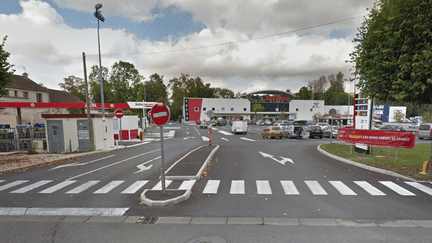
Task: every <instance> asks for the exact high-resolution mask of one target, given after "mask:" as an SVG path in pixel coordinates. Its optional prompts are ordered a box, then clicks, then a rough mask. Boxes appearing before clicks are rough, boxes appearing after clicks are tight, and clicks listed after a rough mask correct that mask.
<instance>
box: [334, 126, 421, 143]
mask: <svg viewBox="0 0 432 243" xmlns="http://www.w3.org/2000/svg"><path fill="white" fill-rule="evenodd" d="M338 141H341V142H347V143H352V144H365V145H371V146H381V147H393V148H414V146H415V135H414V133H412V132H387V131H379V130H358V129H342V128H341V129H339V137H338Z"/></svg>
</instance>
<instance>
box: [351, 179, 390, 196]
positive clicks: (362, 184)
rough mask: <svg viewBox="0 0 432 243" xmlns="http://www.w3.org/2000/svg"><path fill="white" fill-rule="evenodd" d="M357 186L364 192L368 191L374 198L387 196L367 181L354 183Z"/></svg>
mask: <svg viewBox="0 0 432 243" xmlns="http://www.w3.org/2000/svg"><path fill="white" fill-rule="evenodd" d="M354 183H355V184H357V185H358V186H360V187H361V188H363V190H365V191H367V192H368V193H369V194H371V195H372V196H385V195H386V194H385V193H384V192H382V191H380V190H379V189H378V188H376V187H374V186H372V185H371V184H369V183H368V182H366V181H354Z"/></svg>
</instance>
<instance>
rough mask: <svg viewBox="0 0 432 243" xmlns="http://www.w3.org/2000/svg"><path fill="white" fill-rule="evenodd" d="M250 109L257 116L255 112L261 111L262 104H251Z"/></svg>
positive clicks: (262, 109) (262, 108)
mask: <svg viewBox="0 0 432 243" xmlns="http://www.w3.org/2000/svg"><path fill="white" fill-rule="evenodd" d="M252 111H253V112H254V114H255V117H257V113H258V112H263V111H264V106H263V105H261V104H259V103H255V104H253V105H252ZM261 115H262V114H261Z"/></svg>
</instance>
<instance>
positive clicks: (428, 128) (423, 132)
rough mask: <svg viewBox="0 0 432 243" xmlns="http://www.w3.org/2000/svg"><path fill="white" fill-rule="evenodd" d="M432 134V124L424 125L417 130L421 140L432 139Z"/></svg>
mask: <svg viewBox="0 0 432 243" xmlns="http://www.w3.org/2000/svg"><path fill="white" fill-rule="evenodd" d="M431 133H432V123H423V124H422V125H420V126H419V128H418V129H417V137H418V138H419V139H424V138H427V139H431V138H432V136H431Z"/></svg>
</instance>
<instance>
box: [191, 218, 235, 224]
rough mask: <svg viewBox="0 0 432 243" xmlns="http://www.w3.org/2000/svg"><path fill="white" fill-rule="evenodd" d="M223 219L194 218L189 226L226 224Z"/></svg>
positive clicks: (225, 219)
mask: <svg viewBox="0 0 432 243" xmlns="http://www.w3.org/2000/svg"><path fill="white" fill-rule="evenodd" d="M226 223H227V218H225V217H194V218H192V222H191V224H226Z"/></svg>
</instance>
